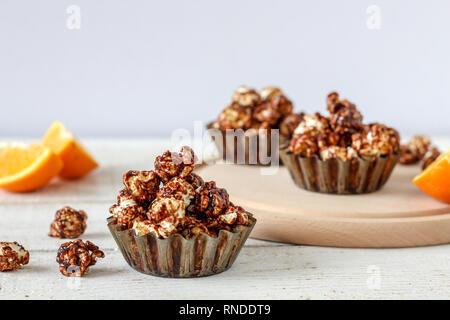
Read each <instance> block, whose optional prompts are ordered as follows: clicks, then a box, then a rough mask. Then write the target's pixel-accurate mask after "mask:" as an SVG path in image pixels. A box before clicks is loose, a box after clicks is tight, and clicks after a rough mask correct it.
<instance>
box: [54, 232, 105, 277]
mask: <svg viewBox="0 0 450 320" xmlns="http://www.w3.org/2000/svg"><path fill="white" fill-rule="evenodd" d="M104 257H105V254H104V253H103V251H101V250H99V248H98V247H97V246H96V245H95V244H93V243H92V242H90V241H86V242H83V241H82V240H75V241H69V242H66V243H63V244H62V245H61V246H60V247H59V250H58V253H57V255H56V262H57V263H58V264H59V271H60V272H61V274H63V275H64V276H66V277H81V276H83V275H84V274H85V273H87V272H88V271H89V267H91V266H93V265H95V264H96V263H97V258H104Z"/></svg>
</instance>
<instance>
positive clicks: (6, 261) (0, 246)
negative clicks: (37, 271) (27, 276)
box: [0, 241, 30, 272]
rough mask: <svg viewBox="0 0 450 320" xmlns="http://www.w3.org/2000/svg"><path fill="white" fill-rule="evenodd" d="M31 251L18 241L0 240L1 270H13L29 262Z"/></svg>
mask: <svg viewBox="0 0 450 320" xmlns="http://www.w3.org/2000/svg"><path fill="white" fill-rule="evenodd" d="M29 261H30V253H29V252H28V251H27V250H25V248H24V247H23V246H21V245H20V244H19V243H17V242H15V241H14V242H0V271H1V272H4V271H13V270H17V269H19V268H21V267H22V265H25V264H28V262H29Z"/></svg>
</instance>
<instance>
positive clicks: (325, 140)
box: [289, 92, 400, 161]
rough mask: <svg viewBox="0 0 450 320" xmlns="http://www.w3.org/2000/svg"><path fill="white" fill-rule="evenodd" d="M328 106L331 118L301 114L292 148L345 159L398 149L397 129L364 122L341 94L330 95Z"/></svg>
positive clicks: (304, 154)
mask: <svg viewBox="0 0 450 320" xmlns="http://www.w3.org/2000/svg"><path fill="white" fill-rule="evenodd" d="M327 109H328V111H329V112H330V115H329V116H328V117H325V116H323V115H321V114H320V113H315V114H306V115H302V117H301V121H300V123H299V125H298V126H297V127H296V128H295V130H294V134H293V136H292V139H291V143H290V147H289V148H290V150H291V151H292V152H294V153H295V154H296V155H300V156H302V157H311V156H314V155H317V156H319V157H320V158H321V159H322V160H328V159H333V158H337V159H341V160H344V161H345V160H350V159H352V158H355V157H358V156H359V157H361V158H364V159H371V158H373V157H377V156H382V155H388V154H391V153H398V152H399V148H400V146H399V141H400V136H399V134H398V132H397V131H396V130H395V129H392V128H389V127H387V126H385V125H383V124H380V123H372V124H363V122H362V120H363V117H362V115H361V113H360V112H359V111H358V109H357V108H356V106H355V105H354V104H353V103H351V102H350V101H348V100H346V99H340V98H339V94H338V93H336V92H332V93H330V94H329V95H328V97H327Z"/></svg>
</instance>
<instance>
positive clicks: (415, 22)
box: [0, 0, 450, 137]
mask: <svg viewBox="0 0 450 320" xmlns="http://www.w3.org/2000/svg"><path fill="white" fill-rule="evenodd" d="M72 4H75V5H78V6H79V7H80V9H81V29H80V30H69V29H68V28H67V27H66V20H67V17H68V16H69V15H68V14H67V12H66V9H67V7H68V6H69V5H72ZM373 4H375V5H377V6H379V8H380V9H381V29H380V30H370V29H368V28H367V26H366V20H367V18H368V15H367V13H366V9H367V7H368V6H369V5H373ZM449 15H450V1H446V0H441V1H438V0H431V1H411V0H409V1H406V0H404V1H399V0H396V1H392V0H390V1H383V0H374V1H365V0H345V1H336V0H321V1H312V0H311V1H294V0H293V1H288V0H281V1H275V0H252V1H248V0H227V1H212V0H192V1H181V0H180V1H138V0H121V1H119V0H108V1H106V0H102V1H100V0H95V1H94V0H71V1H66V0H53V1H50V0H40V1H32V0H29V1H19V0H1V1H0V108H1V115H0V135H1V136H40V135H41V134H42V133H43V132H44V131H45V129H46V128H47V126H48V125H49V124H50V123H51V122H52V121H53V120H54V119H60V120H62V121H63V122H65V123H66V124H67V125H68V126H69V127H70V128H71V129H72V130H73V131H75V132H76V133H77V134H78V135H80V136H96V137H105V136H143V137H144V136H145V137H149V136H163V135H169V134H170V133H171V132H172V130H173V129H175V128H179V127H184V128H191V127H192V121H193V120H203V121H208V120H211V119H213V118H214V117H216V116H217V114H218V113H219V111H220V110H221V109H222V108H223V107H224V106H225V105H226V104H227V103H228V102H229V100H230V97H231V93H232V91H233V90H234V89H235V87H236V86H238V85H239V84H249V85H252V86H255V87H257V88H261V87H262V86H265V85H270V84H275V85H278V86H280V87H282V88H283V89H284V90H285V91H286V93H287V94H288V96H289V97H290V98H291V99H292V100H293V101H294V103H295V106H296V109H297V110H301V109H303V110H306V111H316V110H320V109H324V104H325V103H324V101H325V97H326V94H327V93H328V92H329V91H331V90H338V91H339V92H341V94H342V95H343V96H345V97H348V98H349V99H350V100H352V101H354V102H355V103H357V105H358V106H359V107H360V109H361V110H362V112H363V113H364V115H365V118H366V120H367V121H377V120H378V121H382V122H386V123H387V124H389V125H392V126H395V127H396V128H397V129H399V130H400V132H401V133H402V134H405V135H408V134H411V133H416V132H425V133H428V134H435V135H445V134H447V135H450V94H449V88H450V62H449V59H450V41H449V33H450V19H449V18H448V17H449Z"/></svg>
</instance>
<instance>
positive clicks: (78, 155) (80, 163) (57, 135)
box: [42, 121, 98, 179]
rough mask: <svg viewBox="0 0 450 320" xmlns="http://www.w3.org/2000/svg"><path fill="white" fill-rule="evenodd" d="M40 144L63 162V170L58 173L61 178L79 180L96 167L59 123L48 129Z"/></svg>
mask: <svg viewBox="0 0 450 320" xmlns="http://www.w3.org/2000/svg"><path fill="white" fill-rule="evenodd" d="M42 144H43V145H45V146H46V147H48V148H50V149H51V150H52V151H53V152H54V153H56V154H57V155H58V156H59V157H60V158H61V160H62V161H63V162H64V168H63V169H62V170H61V172H60V173H59V175H60V177H62V178H65V179H76V178H81V177H82V176H84V175H86V174H88V173H89V172H90V171H92V170H94V169H95V168H97V167H98V164H97V162H96V161H95V160H94V158H92V157H91V156H90V155H89V153H88V152H87V151H86V150H85V149H84V148H83V146H82V145H81V143H80V142H78V141H77V140H76V139H75V137H74V136H73V134H72V133H71V132H70V131H69V130H67V129H66V127H64V125H63V124H62V123H61V122H59V121H56V122H54V123H53V124H52V125H51V127H50V128H49V129H48V131H47V133H46V134H45V136H44V139H43V140H42Z"/></svg>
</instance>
